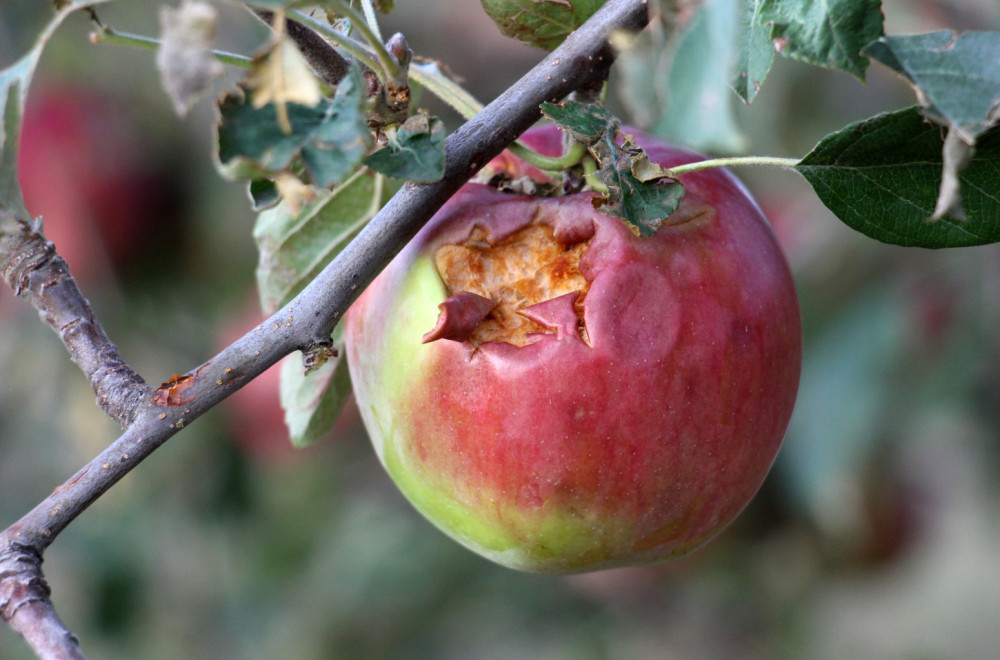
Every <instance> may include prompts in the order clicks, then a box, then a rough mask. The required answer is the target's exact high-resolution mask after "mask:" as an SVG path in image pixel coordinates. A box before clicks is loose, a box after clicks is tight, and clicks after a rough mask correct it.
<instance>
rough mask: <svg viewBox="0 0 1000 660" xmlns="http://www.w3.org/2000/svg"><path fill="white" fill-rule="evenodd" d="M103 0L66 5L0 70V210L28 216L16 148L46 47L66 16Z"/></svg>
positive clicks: (80, 0)
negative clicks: (28, 47)
mask: <svg viewBox="0 0 1000 660" xmlns="http://www.w3.org/2000/svg"><path fill="white" fill-rule="evenodd" d="M106 1H107V0H96V1H86V0H72V1H70V2H66V3H65V4H63V5H62V6H61V7H60V8H59V11H57V12H56V13H55V15H54V16H53V17H52V18H51V19H50V20H49V22H48V24H47V25H46V26H45V28H44V29H43V30H42V33H41V34H40V35H39V36H38V39H36V40H35V45H34V46H32V48H31V50H29V51H28V52H27V53H25V54H24V55H23V56H21V58H20V59H19V60H17V61H16V62H14V63H13V64H12V65H10V66H9V67H7V68H6V69H4V70H3V71H0V108H2V110H3V121H2V122H0V211H2V210H5V211H9V212H11V213H13V214H14V215H17V216H21V217H22V218H27V217H28V210H27V209H26V208H25V206H24V197H23V196H22V195H21V185H20V183H19V182H18V180H17V149H18V141H19V137H20V133H21V121H22V120H23V118H24V104H25V100H26V97H27V95H28V87H29V85H30V84H31V78H32V76H33V75H34V73H35V67H36V66H37V65H38V60H39V58H40V57H41V55H42V51H43V50H44V48H45V44H46V43H48V40H49V39H50V38H51V37H52V34H53V33H54V32H55V31H56V28H58V27H59V25H60V24H61V23H62V22H63V20H64V19H65V18H66V17H67V16H69V15H70V14H72V13H73V12H75V11H77V10H78V9H80V8H81V7H86V6H91V5H97V4H101V3H102V2H106Z"/></svg>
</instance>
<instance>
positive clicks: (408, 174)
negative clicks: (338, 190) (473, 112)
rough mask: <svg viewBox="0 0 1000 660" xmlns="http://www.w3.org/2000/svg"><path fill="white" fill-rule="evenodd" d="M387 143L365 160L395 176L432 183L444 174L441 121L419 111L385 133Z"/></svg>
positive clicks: (377, 170) (390, 175)
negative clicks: (393, 129)
mask: <svg viewBox="0 0 1000 660" xmlns="http://www.w3.org/2000/svg"><path fill="white" fill-rule="evenodd" d="M387 135H388V138H389V143H388V144H387V145H386V146H385V147H383V148H382V149H379V150H378V151H376V152H375V153H373V154H371V155H370V156H368V158H367V159H366V160H365V164H366V165H368V167H370V168H372V169H373V170H375V171H376V172H380V173H381V174H384V175H386V176H389V177H392V178H394V179H401V180H404V181H416V182H417V183H432V182H434V181H439V180H440V179H441V177H443V176H444V138H445V134H444V122H442V121H441V120H440V119H438V118H437V117H429V116H428V115H426V114H424V113H421V114H416V115H413V116H412V117H410V118H409V119H407V120H406V122H405V123H404V124H403V125H402V126H400V127H399V128H398V129H396V130H395V131H392V132H389V133H387Z"/></svg>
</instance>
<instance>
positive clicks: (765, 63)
mask: <svg viewBox="0 0 1000 660" xmlns="http://www.w3.org/2000/svg"><path fill="white" fill-rule="evenodd" d="M762 5H763V0H746V1H745V2H744V3H743V16H742V18H741V20H740V29H739V32H738V35H737V47H738V52H739V57H738V59H737V63H736V70H735V72H734V75H733V78H732V83H731V85H732V88H733V90H734V91H735V92H736V93H737V94H739V96H740V98H741V99H743V100H744V101H745V102H747V103H750V102H751V101H753V99H754V97H755V96H757V92H759V91H760V86H761V85H762V84H763V83H764V78H766V77H767V74H768V72H769V71H770V70H771V64H772V63H773V62H774V43H773V42H772V41H771V29H770V27H769V26H767V25H764V24H763V23H761V20H760V11H761V6H762Z"/></svg>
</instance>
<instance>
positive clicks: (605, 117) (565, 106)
mask: <svg viewBox="0 0 1000 660" xmlns="http://www.w3.org/2000/svg"><path fill="white" fill-rule="evenodd" d="M539 107H540V108H541V110H542V114H543V115H545V116H546V117H548V118H549V119H550V120H552V121H553V122H554V123H555V124H556V125H557V126H558V127H559V128H560V129H561V130H563V131H565V132H567V133H569V134H570V135H571V136H572V137H573V139H574V140H576V141H578V142H582V143H584V144H595V143H597V142H598V141H599V140H601V139H603V138H604V136H605V135H607V134H608V133H609V132H610V133H614V131H616V130H617V129H618V124H619V122H618V119H617V118H616V117H615V116H614V115H612V114H611V113H610V112H608V111H607V109H605V108H604V107H603V106H600V105H594V104H592V103H577V102H576V101H563V102H562V103H549V102H545V103H542V105H541V106H539Z"/></svg>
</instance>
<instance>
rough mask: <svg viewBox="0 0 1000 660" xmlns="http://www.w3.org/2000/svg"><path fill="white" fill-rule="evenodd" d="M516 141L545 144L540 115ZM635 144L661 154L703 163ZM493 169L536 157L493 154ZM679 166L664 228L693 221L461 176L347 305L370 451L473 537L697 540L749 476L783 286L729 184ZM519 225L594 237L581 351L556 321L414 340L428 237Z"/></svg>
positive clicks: (778, 432) (793, 326)
mask: <svg viewBox="0 0 1000 660" xmlns="http://www.w3.org/2000/svg"><path fill="white" fill-rule="evenodd" d="M524 139H525V140H526V141H527V142H528V143H529V144H531V145H532V146H534V147H535V148H536V149H538V150H540V151H543V152H545V153H548V154H551V155H556V154H557V153H558V152H559V151H560V149H561V147H560V143H561V138H560V134H559V132H558V131H557V130H555V129H554V128H551V127H549V128H546V129H541V130H537V129H536V130H535V131H532V132H529V133H528V134H526V136H525V138H524ZM636 140H637V142H638V143H639V144H640V145H641V146H643V147H645V148H646V149H647V153H648V154H649V156H650V158H651V160H654V161H656V162H658V163H660V164H661V165H664V166H668V167H669V166H672V165H677V164H680V163H683V162H690V161H694V160H701V159H702V157H701V156H699V155H697V154H694V153H690V152H686V151H681V150H678V149H675V148H672V147H670V146H668V145H665V144H663V143H661V142H658V141H656V140H655V139H653V138H650V137H648V136H644V135H641V134H637V135H636ZM491 167H492V168H493V169H494V171H495V170H497V169H505V170H508V171H512V173H513V174H515V175H520V174H525V173H529V174H530V173H531V168H528V167H526V166H523V164H521V165H518V164H517V162H516V161H514V160H511V158H510V157H509V155H507V156H503V157H500V158H498V159H497V160H496V161H494V162H493V163H492V164H491ZM683 182H684V184H685V186H686V190H687V192H686V195H685V198H684V200H683V202H682V205H681V208H680V209H679V210H678V211H677V213H676V214H674V215H672V216H671V218H670V220H668V222H670V221H673V220H674V219H675V218H681V219H683V218H690V219H689V220H688V221H686V222H682V223H680V224H676V225H674V226H668V225H664V226H663V227H661V228H660V229H659V230H658V232H657V233H656V234H655V235H654V236H653V237H650V238H645V239H643V238H638V237H636V236H635V235H634V234H633V233H632V232H631V231H630V230H629V229H628V228H627V227H626V226H625V225H624V224H623V223H622V221H621V220H619V219H615V218H610V217H607V216H604V215H602V214H600V213H598V212H597V211H595V210H594V208H593V205H592V203H591V199H592V197H593V193H580V194H575V195H567V196H563V197H557V198H533V197H528V196H523V195H519V194H514V193H504V192H498V191H496V190H494V189H492V188H490V187H488V186H486V185H483V184H477V183H469V184H467V185H465V186H464V187H463V188H462V189H461V190H460V192H459V193H458V194H456V195H455V196H454V197H453V198H452V199H451V200H450V201H449V202H448V203H447V204H446V205H445V206H444V207H443V208H442V209H441V210H440V211H439V212H438V213H437V214H436V215H435V216H434V218H432V219H431V220H430V221H429V222H428V224H427V225H426V226H425V227H424V228H423V229H422V230H421V231H420V233H419V234H418V235H417V236H416V238H415V239H414V240H413V241H411V242H410V244H408V245H407V246H406V247H405V248H404V249H403V251H402V252H400V254H399V255H398V256H397V257H396V258H395V259H394V260H393V261H392V263H391V264H390V265H389V266H388V267H387V268H386V269H385V271H384V272H383V273H381V274H380V275H379V277H378V278H377V279H376V280H375V281H374V282H373V283H372V284H371V286H370V287H369V288H368V289H367V290H366V291H365V292H364V293H363V294H362V295H361V296H360V298H359V299H358V300H357V302H356V303H355V304H354V305H353V306H352V307H351V309H350V310H349V311H348V313H347V315H346V319H345V323H346V326H345V329H346V339H347V357H348V363H349V366H350V370H351V376H352V379H353V383H354V388H355V394H356V396H357V401H358V404H359V408H360V411H361V415H362V418H363V420H364V423H365V426H366V428H367V430H368V433H369V435H370V437H371V440H372V442H373V444H374V447H375V449H376V452H377V454H378V456H379V458H380V460H381V461H382V463H383V465H384V466H385V468H386V470H387V471H388V473H389V475H390V476H391V477H392V479H393V480H394V481H395V482H396V484H397V486H398V487H399V488H400V490H401V491H402V493H403V494H404V495H405V496H406V497H407V498H408V499H409V500H410V502H411V503H412V504H413V505H414V506H415V507H416V508H417V509H418V510H419V511H420V512H421V513H422V514H423V515H424V516H426V517H427V518H428V519H429V520H430V521H431V522H433V523H434V524H435V525H437V526H438V527H439V528H440V529H441V530H443V531H444V532H445V533H446V534H448V535H449V536H451V537H453V538H454V539H455V540H457V541H458V542H460V543H462V544H463V545H465V546H467V547H468V548H470V549H472V550H473V551H475V552H477V553H479V554H481V555H483V556H485V557H487V558H489V559H491V560H493V561H496V562H498V563H500V564H502V565H505V566H508V567H511V568H515V569H520V570H524V571H530V572H542V573H576V572H584V571H589V570H597V569H603V568H611V567H617V566H633V565H645V564H651V563H656V562H660V561H665V560H669V559H672V558H676V557H679V556H681V555H684V554H686V553H688V552H690V551H692V550H694V549H695V548H697V547H699V546H701V545H702V544H704V543H705V542H706V541H707V540H708V539H710V538H711V537H712V536H714V535H715V534H717V533H718V532H719V531H720V530H721V529H722V528H724V527H725V526H726V525H727V524H728V523H730V522H731V521H732V520H733V519H734V518H735V517H736V516H737V515H738V514H739V512H740V511H741V510H742V509H743V508H744V507H745V506H746V505H747V503H748V502H749V501H750V499H751V498H752V497H753V496H754V494H755V493H756V492H757V490H758V489H759V487H760V485H761V483H762V481H763V480H764V477H765V476H766V474H767V472H768V470H769V469H770V466H771V464H772V463H773V461H774V458H775V456H776V454H777V452H778V449H779V447H780V445H781V441H782V438H783V436H784V433H785V430H786V427H787V424H788V421H789V417H790V416H791V412H792V407H793V404H794V400H795V395H796V391H797V389H798V381H799V372H800V368H801V350H802V349H801V343H802V338H801V322H800V317H799V307H798V300H797V297H796V294H795V288H794V285H793V282H792V278H791V274H790V272H789V269H788V266H787V264H786V262H785V259H784V257H783V255H782V253H781V250H780V248H779V246H778V244H777V242H776V240H775V238H774V235H773V234H772V232H771V230H770V228H769V226H768V224H767V221H766V220H765V218H764V216H763V215H762V214H761V212H760V210H759V208H758V207H757V205H756V204H755V203H754V202H753V200H752V199H751V198H750V197H749V195H748V194H747V193H746V191H745V190H744V189H743V187H742V186H741V185H740V184H739V183H738V182H737V181H736V179H735V178H733V177H732V176H731V175H730V174H729V173H727V172H725V171H723V170H706V171H702V172H697V173H692V174H689V175H685V176H684V179H683ZM531 222H541V223H545V224H549V225H551V226H553V227H554V228H556V233H557V234H558V233H559V231H563V232H570V233H573V232H578V233H579V232H584V233H586V232H588V231H592V233H593V237H592V239H591V243H590V245H589V246H588V248H587V251H586V253H585V255H584V257H583V259H582V261H581V265H580V270H581V272H582V273H583V274H584V276H585V277H586V278H587V280H588V281H589V282H590V287H589V290H588V291H587V293H586V297H585V301H584V303H583V308H584V312H583V315H584V324H585V327H586V331H587V336H588V338H589V342H590V345H588V344H587V343H586V342H585V341H584V340H583V339H582V338H581V336H580V334H578V333H576V332H572V331H571V330H572V329H571V328H568V327H560V329H559V330H558V332H556V333H554V334H543V335H539V336H538V338H537V341H535V342H534V343H531V344H529V345H527V346H523V347H516V346H514V345H512V344H509V343H503V342H491V343H483V344H481V345H479V346H478V348H474V347H473V345H472V344H470V343H469V342H468V341H452V340H449V339H439V340H437V341H433V342H430V343H426V344H424V343H421V339H422V337H423V335H424V334H425V333H427V332H428V331H429V330H431V329H432V328H434V327H435V323H436V321H437V318H438V312H439V309H438V305H439V304H440V303H442V302H443V301H444V300H445V299H446V298H448V297H449V295H451V292H449V291H448V290H447V289H446V286H445V284H444V283H443V281H442V278H441V276H440V275H439V274H438V271H437V267H436V266H435V262H434V259H433V255H434V253H435V251H436V250H437V248H438V247H440V246H442V245H445V244H454V243H459V242H461V241H462V240H464V239H465V238H467V237H468V236H469V234H470V232H471V231H472V228H473V225H474V224H478V225H479V226H480V227H482V228H485V229H487V230H488V231H489V233H490V237H491V240H494V241H495V240H497V239H498V237H500V236H504V235H507V234H509V233H510V232H512V231H514V230H515V229H517V228H519V227H523V226H525V225H528V224H529V223H531ZM560 228H561V229H560ZM454 293H458V292H454ZM552 325H558V323H556V322H553V324H552Z"/></svg>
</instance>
